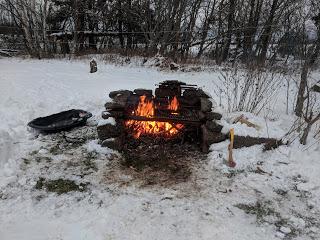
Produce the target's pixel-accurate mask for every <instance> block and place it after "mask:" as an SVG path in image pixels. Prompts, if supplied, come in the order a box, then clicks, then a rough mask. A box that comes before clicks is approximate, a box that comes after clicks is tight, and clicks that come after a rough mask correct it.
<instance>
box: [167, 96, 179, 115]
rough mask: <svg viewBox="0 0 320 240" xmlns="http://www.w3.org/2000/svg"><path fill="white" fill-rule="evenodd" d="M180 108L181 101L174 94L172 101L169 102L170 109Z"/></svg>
mask: <svg viewBox="0 0 320 240" xmlns="http://www.w3.org/2000/svg"><path fill="white" fill-rule="evenodd" d="M178 108H179V102H178V99H177V97H176V96H174V98H173V99H172V101H171V102H169V107H168V109H169V110H172V111H177V110H178Z"/></svg>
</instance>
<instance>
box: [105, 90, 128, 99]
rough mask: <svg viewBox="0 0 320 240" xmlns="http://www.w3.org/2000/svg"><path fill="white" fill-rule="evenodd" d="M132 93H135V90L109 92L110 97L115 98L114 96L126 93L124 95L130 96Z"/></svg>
mask: <svg viewBox="0 0 320 240" xmlns="http://www.w3.org/2000/svg"><path fill="white" fill-rule="evenodd" d="M132 94H133V92H132V91H129V90H118V91H112V92H110V93H109V97H110V98H114V97H116V96H118V95H124V96H127V97H129V96H131V95H132Z"/></svg>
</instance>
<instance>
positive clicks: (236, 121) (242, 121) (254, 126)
mask: <svg viewBox="0 0 320 240" xmlns="http://www.w3.org/2000/svg"><path fill="white" fill-rule="evenodd" d="M238 122H240V123H241V124H246V125H247V126H248V127H253V128H255V129H256V130H260V128H261V127H260V126H258V125H256V124H254V123H252V122H249V121H248V119H247V118H246V117H245V116H244V115H243V114H241V115H240V116H239V117H237V118H236V119H235V120H234V121H233V123H238Z"/></svg>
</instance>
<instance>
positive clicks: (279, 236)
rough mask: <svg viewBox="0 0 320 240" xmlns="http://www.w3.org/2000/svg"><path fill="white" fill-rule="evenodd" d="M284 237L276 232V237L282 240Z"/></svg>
mask: <svg viewBox="0 0 320 240" xmlns="http://www.w3.org/2000/svg"><path fill="white" fill-rule="evenodd" d="M285 236H286V235H285V234H284V233H282V232H276V237H278V238H281V239H283V238H284V237H285Z"/></svg>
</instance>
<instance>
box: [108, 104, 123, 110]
mask: <svg viewBox="0 0 320 240" xmlns="http://www.w3.org/2000/svg"><path fill="white" fill-rule="evenodd" d="M104 106H105V108H106V109H107V110H109V109H112V110H114V109H124V108H125V106H126V105H125V104H124V103H115V102H107V103H106V104H105V105H104Z"/></svg>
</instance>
